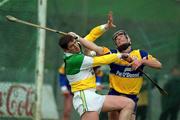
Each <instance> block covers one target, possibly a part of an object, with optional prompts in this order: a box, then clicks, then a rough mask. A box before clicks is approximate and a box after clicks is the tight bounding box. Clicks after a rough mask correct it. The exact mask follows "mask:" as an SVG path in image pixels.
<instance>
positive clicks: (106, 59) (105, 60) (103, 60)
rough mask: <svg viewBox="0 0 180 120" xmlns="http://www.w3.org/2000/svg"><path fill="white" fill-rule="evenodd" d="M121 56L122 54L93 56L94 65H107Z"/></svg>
mask: <svg viewBox="0 0 180 120" xmlns="http://www.w3.org/2000/svg"><path fill="white" fill-rule="evenodd" d="M120 58H121V54H119V53H118V54H109V55H104V56H97V57H94V58H93V67H96V66H100V65H107V64H110V63H113V62H116V61H117V60H118V59H120Z"/></svg>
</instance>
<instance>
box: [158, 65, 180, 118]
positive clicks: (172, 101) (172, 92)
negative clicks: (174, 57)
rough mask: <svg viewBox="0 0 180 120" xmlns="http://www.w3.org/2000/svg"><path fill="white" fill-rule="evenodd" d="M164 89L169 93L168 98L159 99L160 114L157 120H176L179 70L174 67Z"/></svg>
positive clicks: (179, 101) (178, 98)
mask: <svg viewBox="0 0 180 120" xmlns="http://www.w3.org/2000/svg"><path fill="white" fill-rule="evenodd" d="M164 89H166V90H167V92H168V93H169V94H168V96H162V97H161V108H162V112H161V115H160V118H159V120H177V118H178V111H179V109H180V95H179V94H180V68H179V65H177V66H174V67H173V69H172V70H171V74H170V77H169V80H168V82H167V83H166V84H165V86H164Z"/></svg>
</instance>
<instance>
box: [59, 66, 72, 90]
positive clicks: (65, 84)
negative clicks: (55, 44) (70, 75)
mask: <svg viewBox="0 0 180 120" xmlns="http://www.w3.org/2000/svg"><path fill="white" fill-rule="evenodd" d="M58 72H59V86H60V88H61V91H62V92H63V91H67V90H68V91H71V87H70V85H69V81H68V80H67V77H66V75H65V70H64V64H62V65H61V67H59V70H58Z"/></svg>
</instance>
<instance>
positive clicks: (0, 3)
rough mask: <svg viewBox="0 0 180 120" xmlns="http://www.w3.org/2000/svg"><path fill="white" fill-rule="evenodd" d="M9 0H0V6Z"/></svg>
mask: <svg viewBox="0 0 180 120" xmlns="http://www.w3.org/2000/svg"><path fill="white" fill-rule="evenodd" d="M8 1H9V0H4V1H2V2H0V7H1V6H3V5H4V4H5V3H6V2H8Z"/></svg>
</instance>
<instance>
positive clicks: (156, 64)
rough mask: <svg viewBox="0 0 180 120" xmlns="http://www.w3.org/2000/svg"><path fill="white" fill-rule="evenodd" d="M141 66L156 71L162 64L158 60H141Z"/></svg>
mask: <svg viewBox="0 0 180 120" xmlns="http://www.w3.org/2000/svg"><path fill="white" fill-rule="evenodd" d="M142 63H143V65H146V66H149V67H152V68H156V69H160V68H162V64H161V63H160V62H159V61H158V60H147V59H144V60H142Z"/></svg>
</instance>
